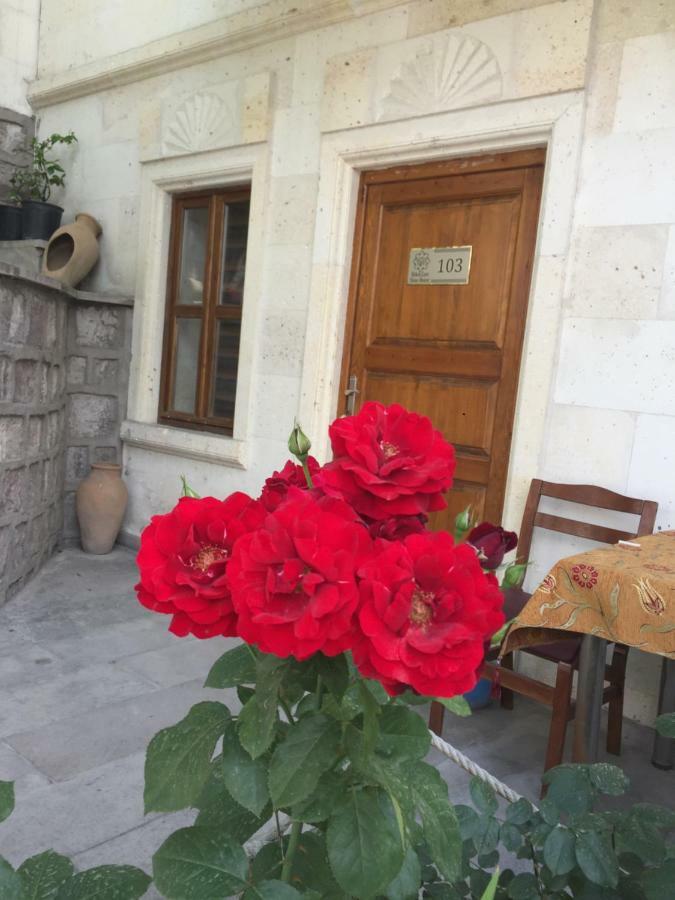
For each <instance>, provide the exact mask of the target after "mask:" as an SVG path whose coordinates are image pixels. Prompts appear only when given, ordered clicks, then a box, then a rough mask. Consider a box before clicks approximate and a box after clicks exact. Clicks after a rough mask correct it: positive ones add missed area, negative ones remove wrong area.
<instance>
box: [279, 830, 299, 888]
mask: <svg viewBox="0 0 675 900" xmlns="http://www.w3.org/2000/svg"><path fill="white" fill-rule="evenodd" d="M301 831H302V822H293V827H292V828H291V836H290V838H289V841H288V849H287V851H286V859H285V860H284V864H283V866H282V869H281V880H282V881H285V882H286V884H289V883H290V880H291V868H292V866H293V857H294V856H295V851H296V850H297V848H298V841H299V840H300V832H301Z"/></svg>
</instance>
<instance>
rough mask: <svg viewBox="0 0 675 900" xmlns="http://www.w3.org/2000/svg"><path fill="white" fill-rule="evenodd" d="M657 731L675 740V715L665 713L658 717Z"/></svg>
mask: <svg viewBox="0 0 675 900" xmlns="http://www.w3.org/2000/svg"><path fill="white" fill-rule="evenodd" d="M655 725H656V730H657V731H658V733H659V734H662V735H663V736H664V737H669V738H675V713H664V714H663V715H662V716H657V717H656V723H655Z"/></svg>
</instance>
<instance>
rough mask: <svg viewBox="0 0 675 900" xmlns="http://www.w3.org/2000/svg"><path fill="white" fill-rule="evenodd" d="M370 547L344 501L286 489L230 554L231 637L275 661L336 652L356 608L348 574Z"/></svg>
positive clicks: (345, 641)
mask: <svg viewBox="0 0 675 900" xmlns="http://www.w3.org/2000/svg"><path fill="white" fill-rule="evenodd" d="M371 547H372V542H371V540H370V537H369V536H368V532H367V530H366V529H365V528H364V527H363V525H362V524H360V523H358V522H357V521H356V517H355V514H354V511H353V510H352V509H351V508H350V507H349V506H347V505H346V504H345V503H343V502H342V501H339V500H334V499H331V498H329V497H324V498H316V497H315V496H313V495H312V494H310V493H309V492H308V491H300V490H298V489H297V488H293V487H291V488H289V492H288V499H287V500H286V501H285V502H284V503H282V504H281V505H280V506H279V507H278V508H277V509H276V510H275V511H274V512H272V513H269V514H268V515H267V516H266V518H265V521H264V524H263V525H262V526H261V527H260V528H258V529H257V530H256V531H253V532H251V533H250V534H247V535H244V536H243V537H242V538H241V539H240V540H239V541H238V542H237V545H236V547H235V548H234V553H233V554H232V561H231V562H230V566H229V570H228V578H229V580H230V585H231V590H232V599H233V601H234V606H235V609H236V611H237V614H238V616H239V620H238V626H237V627H238V633H239V635H240V636H241V637H242V638H243V639H244V640H245V641H247V642H248V643H250V644H257V645H258V646H259V647H260V649H261V650H262V651H263V652H265V653H274V654H275V655H276V656H281V657H287V656H294V657H295V658H296V659H299V660H301V659H306V658H307V657H308V656H311V655H312V654H314V653H316V652H318V651H321V652H322V653H325V654H326V655H327V656H334V655H336V654H338V653H342V652H343V651H344V650H346V649H347V648H348V647H350V646H351V641H352V627H353V617H354V612H355V610H356V607H357V605H358V602H359V591H358V587H357V584H356V574H355V573H356V569H357V568H358V567H359V566H360V565H362V564H363V562H364V561H365V560H366V559H367V557H368V556H369V554H370V552H371Z"/></svg>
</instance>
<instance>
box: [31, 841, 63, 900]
mask: <svg viewBox="0 0 675 900" xmlns="http://www.w3.org/2000/svg"><path fill="white" fill-rule="evenodd" d="M17 871H18V874H19V875H20V877H21V883H22V884H23V893H22V895H21V898H22V900H53V898H54V897H55V896H56V892H57V891H58V889H59V887H60V886H61V884H62V883H63V882H64V881H65V880H66V879H67V878H70V876H71V875H72V874H73V873H74V871H75V869H74V867H73V864H72V862H71V861H70V860H69V859H68V857H67V856H61V855H60V854H59V853H55V852H54V851H53V850H46V851H45V852H44V853H39V854H38V855H37V856H31V857H30V859H27V860H26V861H25V862H24V863H22V864H21V865H20V866H19V868H18V870H17Z"/></svg>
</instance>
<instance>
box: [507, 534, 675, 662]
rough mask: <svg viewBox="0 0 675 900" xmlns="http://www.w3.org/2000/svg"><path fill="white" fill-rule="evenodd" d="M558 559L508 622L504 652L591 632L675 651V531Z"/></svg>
mask: <svg viewBox="0 0 675 900" xmlns="http://www.w3.org/2000/svg"><path fill="white" fill-rule="evenodd" d="M635 543H636V544H639V546H625V545H623V544H617V545H615V546H612V547H603V548H600V549H597V550H590V551H588V552H586V553H579V554H577V555H576V556H568V557H567V558H565V559H561V560H559V562H557V563H556V564H555V565H554V566H553V568H552V569H551V571H550V572H549V573H548V575H547V576H546V578H544V580H543V581H542V582H541V584H540V585H539V587H538V588H537V589H536V591H534V593H533V594H532V596H531V598H530V600H529V601H528V602H527V604H526V606H525V607H524V608H523V610H522V611H521V613H520V615H519V616H518V618H517V619H516V621H515V622H514V623H513V625H512V626H511V629H510V630H509V633H508V635H507V637H506V640H505V642H504V645H503V650H502V653H510V652H511V651H512V650H517V649H519V648H520V647H526V646H531V645H533V644H542V643H548V642H550V641H557V640H560V639H561V638H563V637H564V636H565V633H567V634H569V635H570V637H571V636H572V634H570V633H574V635H575V636H576V635H578V634H579V633H582V634H593V635H597V637H599V638H605V639H606V640H609V641H616V642H618V643H621V644H626V645H627V646H629V647H637V648H639V649H640V650H645V651H647V652H648V653H658V654H660V655H661V656H666V657H668V658H670V659H675V531H664V532H660V533H659V534H652V535H648V536H646V537H640V538H636V539H635Z"/></svg>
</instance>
